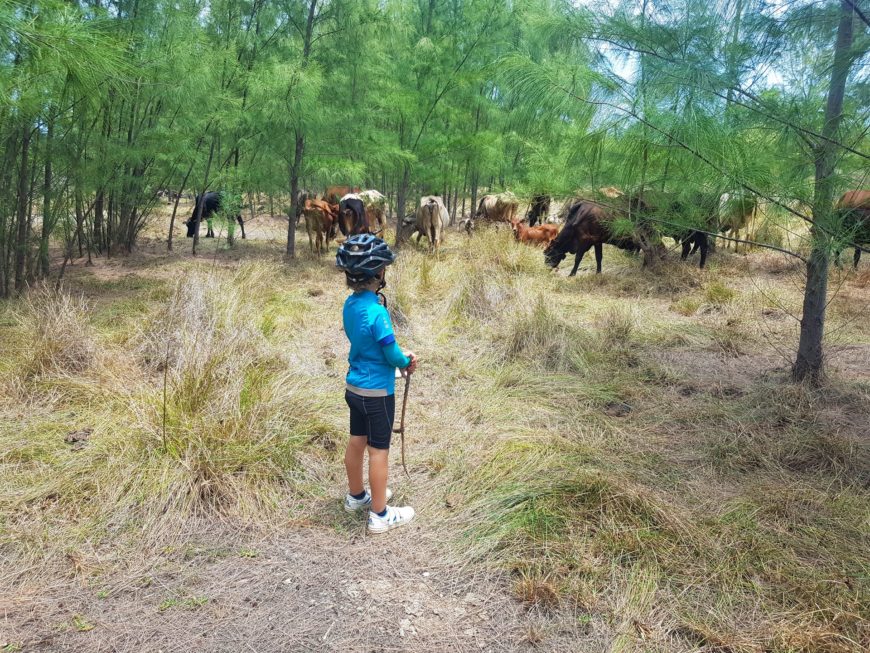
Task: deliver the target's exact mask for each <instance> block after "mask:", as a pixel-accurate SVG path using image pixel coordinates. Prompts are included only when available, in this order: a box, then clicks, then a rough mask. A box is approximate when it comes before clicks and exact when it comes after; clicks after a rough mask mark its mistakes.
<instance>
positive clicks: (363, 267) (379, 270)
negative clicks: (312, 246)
mask: <svg viewBox="0 0 870 653" xmlns="http://www.w3.org/2000/svg"><path fill="white" fill-rule="evenodd" d="M395 260H396V254H395V253H394V252H393V251H392V250H391V249H390V247H389V245H387V244H386V243H385V242H384V241H383V240H381V239H380V238H378V237H377V236H372V235H371V234H358V235H356V236H351V237H350V238H348V239H347V240H346V241H345V242H344V243H343V244H342V245H341V246H340V247H339V248H338V253H337V254H336V255H335V265H336V267H338V268H339V269H341V270H344V274H345V277H346V278H347V285H348V287H349V288H352V289H353V290H354V291H357V290H371V291H372V292H376V291H377V290H379V289H380V288H383V286H384V272H385V271H386V268H387V266H388V265H390V264H391V263H392V262H393V261H395Z"/></svg>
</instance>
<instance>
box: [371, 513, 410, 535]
mask: <svg viewBox="0 0 870 653" xmlns="http://www.w3.org/2000/svg"><path fill="white" fill-rule="evenodd" d="M416 518H417V515H414V516H413V517H411V518H410V519H404V520H402V521H397V522H395V523H394V524H383V525H381V526H376V527H374V528H372V525H371V524H369V525H368V531H369V533H386V532H387V531H389V530H392V529H394V528H398V527H399V526H405V525H406V524H410V523H411V522H412V521H414V520H415V519H416Z"/></svg>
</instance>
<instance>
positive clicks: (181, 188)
mask: <svg viewBox="0 0 870 653" xmlns="http://www.w3.org/2000/svg"><path fill="white" fill-rule="evenodd" d="M197 149H199V146H197ZM194 164H195V161H194V162H193V163H191V164H190V167H189V168H188V169H187V174H185V175H184V179H183V180H182V181H181V185H180V186H179V187H178V194H176V196H175V203H174V204H173V205H172V217H171V218H169V235H168V236H167V238H166V249H168V250H169V251H170V252H171V251H172V234H173V231H174V230H175V215H176V214H177V213H178V203H179V202H180V201H181V194H182V193H183V192H184V188H185V187H186V186H187V180H188V179H189V178H190V173H191V172H193V166H194Z"/></svg>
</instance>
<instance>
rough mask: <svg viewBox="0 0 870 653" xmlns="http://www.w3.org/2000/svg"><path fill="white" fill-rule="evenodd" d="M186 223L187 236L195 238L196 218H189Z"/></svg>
mask: <svg viewBox="0 0 870 653" xmlns="http://www.w3.org/2000/svg"><path fill="white" fill-rule="evenodd" d="M184 225H185V226H186V227H187V237H188V238H193V235H194V234H195V233H196V218H188V220H187V222H185V223H184Z"/></svg>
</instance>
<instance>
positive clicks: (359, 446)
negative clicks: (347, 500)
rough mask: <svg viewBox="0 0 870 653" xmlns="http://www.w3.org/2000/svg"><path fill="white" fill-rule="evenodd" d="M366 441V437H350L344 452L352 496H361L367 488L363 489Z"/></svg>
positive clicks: (348, 484) (348, 485) (349, 489)
mask: <svg viewBox="0 0 870 653" xmlns="http://www.w3.org/2000/svg"><path fill="white" fill-rule="evenodd" d="M366 439H367V438H366V436H364V435H352V436H350V441H349V442H348V443H347V450H345V452H344V467H345V469H346V470H347V488H348V491H349V492H350V493H351V494H361V493H362V492H364V491H365V487H363V458H364V457H365V453H366ZM381 510H383V508H381Z"/></svg>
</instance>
